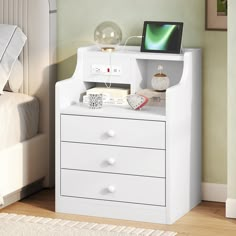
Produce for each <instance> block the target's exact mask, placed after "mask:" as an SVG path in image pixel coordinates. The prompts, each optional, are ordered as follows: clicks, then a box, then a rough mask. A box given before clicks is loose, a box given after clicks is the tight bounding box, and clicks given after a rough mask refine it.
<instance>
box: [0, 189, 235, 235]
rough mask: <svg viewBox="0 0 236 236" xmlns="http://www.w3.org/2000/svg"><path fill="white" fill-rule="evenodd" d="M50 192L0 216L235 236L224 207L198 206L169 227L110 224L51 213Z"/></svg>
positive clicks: (110, 221) (190, 233)
mask: <svg viewBox="0 0 236 236" xmlns="http://www.w3.org/2000/svg"><path fill="white" fill-rule="evenodd" d="M54 199H55V198H54V190H48V189H46V190H43V191H41V192H39V193H37V194H34V195H32V196H30V197H28V198H26V199H24V200H22V201H20V202H17V203H15V204H12V205H11V206H8V207H6V208H4V209H2V210H0V212H7V213H16V214H25V215H34V216H41V217H50V218H60V219H67V220H79V221H88V222H96V223H106V224H115V225H126V226H133V227H142V228H152V229H163V230H170V231H175V232H178V236H188V235H191V236H236V220H235V219H226V218H225V204H223V203H212V202H202V203H201V204H200V205H199V206H197V207H196V208H194V209H193V210H192V211H191V212H189V213H188V214H186V215H185V216H184V217H182V218H181V219H180V220H178V221H177V222H176V223H175V224H173V225H160V224H151V223H143V222H133V221H124V220H114V219H106V218H97V217H88V216H79V215H70V214H61V213H55V211H54V209H55V208H54V205H55V200H54Z"/></svg>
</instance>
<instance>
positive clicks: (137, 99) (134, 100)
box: [127, 94, 148, 110]
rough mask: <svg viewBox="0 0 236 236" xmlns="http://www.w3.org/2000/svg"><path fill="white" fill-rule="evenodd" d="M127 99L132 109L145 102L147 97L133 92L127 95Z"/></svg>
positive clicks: (137, 108)
mask: <svg viewBox="0 0 236 236" xmlns="http://www.w3.org/2000/svg"><path fill="white" fill-rule="evenodd" d="M127 101H128V103H129V105H130V106H131V107H132V108H133V109H134V110H139V109H141V108H142V107H143V106H144V105H145V104H147V102H148V98H147V97H145V96H143V95H138V94H133V95H129V96H127Z"/></svg>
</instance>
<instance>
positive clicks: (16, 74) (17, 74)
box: [4, 60, 24, 93]
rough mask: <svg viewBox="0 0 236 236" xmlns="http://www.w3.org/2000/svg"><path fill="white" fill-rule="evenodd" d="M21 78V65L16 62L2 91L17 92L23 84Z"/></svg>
mask: <svg viewBox="0 0 236 236" xmlns="http://www.w3.org/2000/svg"><path fill="white" fill-rule="evenodd" d="M23 76H24V75H23V65H22V64H21V62H20V61H19V60H16V62H15V64H14V66H13V68H12V71H11V74H10V76H9V79H8V81H7V83H6V85H5V87H4V90H5V91H9V92H15V93H17V92H19V90H20V88H21V86H22V84H23Z"/></svg>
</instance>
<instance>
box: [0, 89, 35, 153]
mask: <svg viewBox="0 0 236 236" xmlns="http://www.w3.org/2000/svg"><path fill="white" fill-rule="evenodd" d="M38 126H39V102H38V100H37V99H36V98H35V97H31V96H28V95H26V94H21V93H12V92H4V94H3V95H1V96H0V150H1V149H4V148H7V147H10V146H12V145H15V144H17V143H19V142H23V141H25V140H27V139H30V138H32V137H33V136H35V135H36V134H37V133H38Z"/></svg>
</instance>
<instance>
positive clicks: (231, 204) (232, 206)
mask: <svg viewBox="0 0 236 236" xmlns="http://www.w3.org/2000/svg"><path fill="white" fill-rule="evenodd" d="M226 217H227V218H236V199H232V198H228V199H227V201H226Z"/></svg>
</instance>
